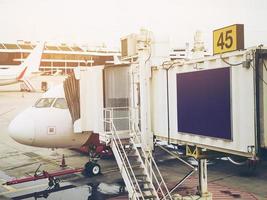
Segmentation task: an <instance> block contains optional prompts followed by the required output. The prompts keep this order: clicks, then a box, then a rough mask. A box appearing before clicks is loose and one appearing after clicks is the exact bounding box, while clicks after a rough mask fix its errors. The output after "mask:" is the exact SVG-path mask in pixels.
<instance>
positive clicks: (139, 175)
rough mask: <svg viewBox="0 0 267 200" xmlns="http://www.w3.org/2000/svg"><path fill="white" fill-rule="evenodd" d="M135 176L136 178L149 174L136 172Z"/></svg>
mask: <svg viewBox="0 0 267 200" xmlns="http://www.w3.org/2000/svg"><path fill="white" fill-rule="evenodd" d="M135 177H136V178H140V177H147V175H146V174H136V175H135Z"/></svg>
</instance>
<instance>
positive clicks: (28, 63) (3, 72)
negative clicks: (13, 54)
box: [0, 42, 44, 91]
mask: <svg viewBox="0 0 267 200" xmlns="http://www.w3.org/2000/svg"><path fill="white" fill-rule="evenodd" d="M43 49H44V42H40V43H39V44H37V45H36V47H35V48H34V49H33V51H32V53H31V54H30V55H29V56H28V57H27V58H26V59H25V61H24V62H23V63H21V64H20V65H18V66H10V65H7V66H3V65H2V66H0V86H4V85H11V84H15V83H19V82H23V83H24V84H25V85H26V86H27V87H28V88H29V90H30V91H33V90H34V88H33V86H32V85H31V83H30V82H29V80H28V78H29V77H31V76H32V75H33V73H35V72H38V71H39V67H40V62H41V57H42V53H43Z"/></svg>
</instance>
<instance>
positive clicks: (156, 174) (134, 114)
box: [104, 107, 172, 200]
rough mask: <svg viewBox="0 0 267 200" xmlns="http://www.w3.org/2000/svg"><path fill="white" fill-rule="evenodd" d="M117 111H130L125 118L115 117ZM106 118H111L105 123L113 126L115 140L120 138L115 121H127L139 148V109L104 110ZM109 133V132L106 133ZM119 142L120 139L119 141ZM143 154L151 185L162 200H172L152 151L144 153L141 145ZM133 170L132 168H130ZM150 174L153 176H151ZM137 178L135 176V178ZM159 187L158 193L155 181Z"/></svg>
mask: <svg viewBox="0 0 267 200" xmlns="http://www.w3.org/2000/svg"><path fill="white" fill-rule="evenodd" d="M117 109H128V115H127V116H125V117H124V118H123V117H115V118H114V116H113V113H114V110H117ZM104 112H105V113H104V116H109V117H108V118H105V121H106V122H108V123H109V124H111V126H112V127H110V128H109V130H113V131H111V132H112V137H113V138H114V137H115V138H119V135H118V134H117V131H116V127H115V125H114V123H113V120H114V119H115V120H119V119H127V120H128V121H127V123H128V127H129V133H130V136H131V137H130V141H131V144H132V145H133V146H134V148H135V149H137V148H138V145H137V144H141V140H140V136H141V132H140V129H139V125H140V120H139V117H138V116H139V115H138V109H136V108H128V107H124V108H108V109H105V110H104ZM106 133H108V131H107V132H106ZM118 141H119V142H121V141H120V139H119V140H118ZM140 149H141V152H142V154H143V158H142V157H141V155H140V153H139V152H138V151H137V152H138V154H137V155H138V157H139V159H140V160H142V164H143V165H144V162H145V163H146V166H147V167H144V170H145V174H146V175H147V177H148V178H149V181H151V185H152V186H153V187H154V190H155V192H157V193H158V194H160V195H161V199H165V200H167V198H168V199H170V200H172V196H171V193H170V191H169V189H168V187H167V185H166V182H165V181H164V179H163V177H162V175H161V173H160V170H159V168H158V166H157V164H156V162H155V160H154V158H153V156H152V154H151V152H150V151H144V149H143V148H142V145H141V148H140ZM124 153H125V154H124V155H125V156H126V157H127V154H126V152H124ZM126 161H127V164H128V165H130V163H129V162H128V158H126ZM130 169H131V168H130ZM148 169H150V171H151V173H149V170H148ZM150 174H151V175H152V176H150ZM134 177H135V176H134ZM152 180H154V183H155V184H156V186H157V191H156V189H155V186H154V184H153V181H152Z"/></svg>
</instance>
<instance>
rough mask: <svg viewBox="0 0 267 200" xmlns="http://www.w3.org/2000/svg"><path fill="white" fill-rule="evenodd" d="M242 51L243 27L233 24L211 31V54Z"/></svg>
mask: <svg viewBox="0 0 267 200" xmlns="http://www.w3.org/2000/svg"><path fill="white" fill-rule="evenodd" d="M238 49H244V25H243V24H234V25H231V26H227V27H223V28H220V29H217V30H214V31H213V54H219V53H225V52H229V51H235V50H238Z"/></svg>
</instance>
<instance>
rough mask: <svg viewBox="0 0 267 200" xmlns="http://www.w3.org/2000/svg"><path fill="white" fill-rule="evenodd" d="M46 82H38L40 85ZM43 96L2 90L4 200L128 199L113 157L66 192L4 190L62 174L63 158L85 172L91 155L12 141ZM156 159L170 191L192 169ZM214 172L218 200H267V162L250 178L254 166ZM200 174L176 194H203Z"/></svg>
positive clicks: (217, 167) (64, 187) (0, 177)
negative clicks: (40, 174) (41, 175)
mask: <svg viewBox="0 0 267 200" xmlns="http://www.w3.org/2000/svg"><path fill="white" fill-rule="evenodd" d="M52 79H55V80H56V81H55V80H53V84H50V85H55V84H56V83H59V82H61V81H62V80H63V79H62V78H60V79H58V78H55V77H52V78H51V77H42V80H49V81H51V80H52ZM40 81H41V79H38V80H37V79H36V80H35V85H40ZM41 95H42V92H40V90H37V92H31V93H29V92H20V91H19V85H14V86H4V87H3V88H2V87H0V184H1V185H0V200H2V199H53V200H54V199H55V200H57V199H64V200H65V199H78V200H79V199H127V191H124V184H123V180H122V178H121V175H120V173H119V170H118V168H117V164H116V161H115V160H114V158H113V157H110V158H105V159H101V160H100V161H99V164H100V165H101V168H102V174H101V175H99V176H96V177H85V176H84V175H83V174H81V173H77V174H72V175H66V176H62V177H60V189H52V190H47V188H48V181H47V179H43V180H38V181H34V182H28V183H22V184H17V185H3V183H5V182H6V181H10V180H13V179H15V178H22V177H28V176H32V175H34V173H35V171H36V169H37V168H38V167H39V166H40V165H41V166H40V171H42V170H45V171H48V172H53V171H59V170H62V168H61V167H60V164H61V158H62V154H64V155H65V159H66V164H67V168H70V169H75V168H80V167H83V165H84V164H85V163H86V162H87V161H88V157H87V155H85V154H84V153H81V152H79V151H76V150H70V149H53V150H52V149H43V148H35V147H29V146H25V145H22V144H19V143H17V142H15V141H14V140H12V139H11V138H10V137H9V136H8V130H7V128H8V125H9V123H10V121H11V120H12V119H13V118H14V117H15V116H16V115H17V114H18V113H19V112H21V111H22V110H23V109H25V108H27V107H29V106H32V105H33V104H34V102H35V101H36V100H37V99H38V98H39V97H40V96H41ZM155 159H156V161H157V163H158V165H159V168H160V170H161V172H162V174H163V177H164V179H165V180H166V182H167V185H168V186H169V187H170V188H171V187H173V186H174V185H175V184H176V183H177V182H179V181H180V180H181V179H182V178H183V177H184V176H185V175H186V174H187V173H188V172H189V171H190V169H189V168H188V167H187V166H186V165H184V164H182V163H181V162H180V161H178V160H177V159H175V158H173V157H171V156H170V155H168V154H167V153H166V152H162V151H161V150H159V149H156V151H155ZM212 163H213V164H210V165H209V166H208V186H209V190H210V192H212V193H213V199H219V200H220V199H242V200H243V199H259V200H261V199H267V162H266V161H261V162H260V163H259V164H258V166H257V169H256V171H253V173H248V172H249V171H250V169H249V168H248V166H236V165H233V164H231V163H230V162H228V161H225V160H219V159H218V160H214V161H212ZM197 177H198V174H197V172H196V173H194V174H193V175H192V176H191V177H190V178H189V179H188V180H186V181H185V182H184V183H183V184H182V185H181V186H180V187H179V188H178V190H177V191H176V192H179V193H180V194H182V195H187V196H190V195H194V194H195V193H196V192H197Z"/></svg>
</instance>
